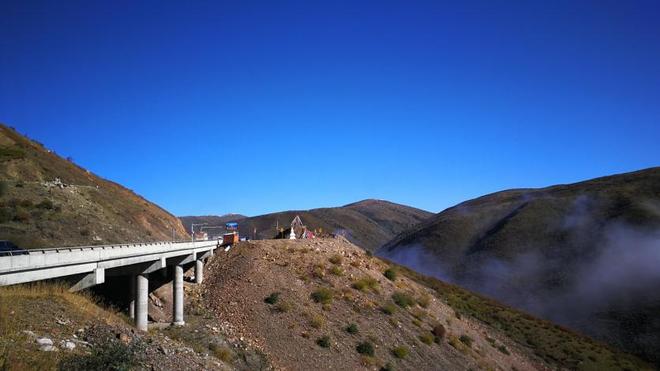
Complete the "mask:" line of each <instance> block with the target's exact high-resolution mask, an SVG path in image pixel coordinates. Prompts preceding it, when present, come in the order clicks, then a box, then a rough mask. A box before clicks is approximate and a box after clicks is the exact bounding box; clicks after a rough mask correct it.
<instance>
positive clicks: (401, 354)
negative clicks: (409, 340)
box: [392, 345, 409, 359]
mask: <svg viewBox="0 0 660 371" xmlns="http://www.w3.org/2000/svg"><path fill="white" fill-rule="evenodd" d="M408 353H409V351H408V348H407V347H404V346H403V345H402V346H398V347H396V348H394V349H392V355H394V356H395V357H396V358H399V359H404V358H406V357H407V356H408Z"/></svg>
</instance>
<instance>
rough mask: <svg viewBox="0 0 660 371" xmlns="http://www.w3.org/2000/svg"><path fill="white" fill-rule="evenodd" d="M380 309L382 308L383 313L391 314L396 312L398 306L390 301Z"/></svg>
mask: <svg viewBox="0 0 660 371" xmlns="http://www.w3.org/2000/svg"><path fill="white" fill-rule="evenodd" d="M380 310H382V311H383V313H385V314H387V315H390V316H391V315H392V314H394V313H396V306H395V305H394V304H392V303H388V304H385V305H383V306H382V307H381V308H380Z"/></svg>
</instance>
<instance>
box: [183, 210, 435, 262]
mask: <svg viewBox="0 0 660 371" xmlns="http://www.w3.org/2000/svg"><path fill="white" fill-rule="evenodd" d="M296 215H299V216H300V218H301V219H302V221H303V223H304V224H305V225H306V226H307V227H308V229H310V230H317V231H322V233H323V234H341V235H343V236H344V237H346V238H347V239H348V240H349V241H351V242H353V243H355V244H356V245H358V246H360V247H362V248H364V249H366V250H371V251H373V250H375V249H377V248H378V247H380V246H381V245H382V244H384V243H385V242H387V241H389V240H390V239H392V238H393V237H394V236H396V235H397V234H398V233H400V232H402V231H404V230H406V229H409V228H411V227H413V226H414V225H416V224H418V223H419V222H421V221H423V220H425V219H426V218H428V217H430V216H432V215H433V214H432V213H429V212H428V211H424V210H420V209H416V208H413V207H409V206H405V205H399V204H395V203H392V202H388V201H382V200H364V201H360V202H356V203H352V204H349V205H345V206H342V207H330V208H320V209H312V210H290V211H283V212H278V213H272V214H266V215H260V216H254V217H244V218H240V217H237V216H230V217H229V219H232V221H238V222H239V232H240V234H241V235H243V236H248V237H250V238H252V239H271V238H273V237H275V236H276V235H277V233H278V230H277V228H276V227H277V226H278V225H279V226H280V228H285V229H286V228H288V227H289V226H290V223H291V221H292V220H293V218H295V216H296ZM211 218H213V217H182V218H181V219H182V221H183V223H184V224H186V225H187V226H190V223H193V222H194V223H196V222H197V221H202V222H208V223H209V224H215V225H217V224H222V223H224V222H226V221H229V220H228V219H227V218H226V217H215V218H213V219H211ZM193 220H195V221H193ZM255 230H256V234H255Z"/></svg>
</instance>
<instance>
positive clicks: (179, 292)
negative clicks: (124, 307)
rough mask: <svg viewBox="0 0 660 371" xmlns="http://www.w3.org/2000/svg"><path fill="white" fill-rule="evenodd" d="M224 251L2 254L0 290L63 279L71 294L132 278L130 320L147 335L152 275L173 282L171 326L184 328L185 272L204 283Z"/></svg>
mask: <svg viewBox="0 0 660 371" xmlns="http://www.w3.org/2000/svg"><path fill="white" fill-rule="evenodd" d="M218 247H220V245H219V243H218V242H216V241H195V242H154V243H135V244H120V245H105V246H81V247H64V248H53V249H41V250H19V251H13V252H2V253H0V254H1V255H0V286H6V285H15V284H20V283H26V282H34V281H42V280H52V279H59V280H62V281H64V282H68V283H69V284H70V290H71V291H78V290H82V289H85V288H89V287H92V286H94V285H99V284H102V283H104V282H106V279H111V278H112V277H120V276H124V277H128V282H129V284H128V286H129V287H126V289H127V290H128V294H129V303H130V304H129V309H128V310H129V316H130V317H131V318H133V319H134V320H135V325H136V327H137V328H138V329H139V330H142V331H146V330H147V322H148V296H149V275H150V274H153V273H157V272H159V273H160V276H161V277H162V276H163V275H167V278H168V279H171V281H172V287H173V308H172V317H173V318H172V323H173V324H175V325H183V324H184V320H183V299H184V298H183V296H184V295H183V273H184V268H186V267H189V266H190V265H192V264H194V265H195V281H196V282H197V283H201V282H202V279H203V270H204V261H205V259H207V258H208V257H210V256H211V255H213V253H214V251H215V249H216V248H218Z"/></svg>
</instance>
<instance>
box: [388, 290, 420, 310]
mask: <svg viewBox="0 0 660 371" xmlns="http://www.w3.org/2000/svg"><path fill="white" fill-rule="evenodd" d="M392 300H394V302H395V303H396V305H398V306H400V307H401V308H408V307H410V306H412V305H414V304H415V299H413V298H412V296H410V295H408V294H406V293H403V292H400V291H397V292H395V293H394V294H392Z"/></svg>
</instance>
